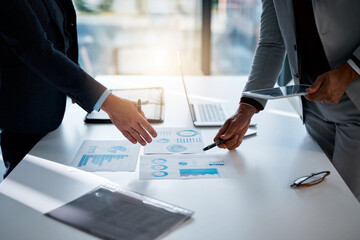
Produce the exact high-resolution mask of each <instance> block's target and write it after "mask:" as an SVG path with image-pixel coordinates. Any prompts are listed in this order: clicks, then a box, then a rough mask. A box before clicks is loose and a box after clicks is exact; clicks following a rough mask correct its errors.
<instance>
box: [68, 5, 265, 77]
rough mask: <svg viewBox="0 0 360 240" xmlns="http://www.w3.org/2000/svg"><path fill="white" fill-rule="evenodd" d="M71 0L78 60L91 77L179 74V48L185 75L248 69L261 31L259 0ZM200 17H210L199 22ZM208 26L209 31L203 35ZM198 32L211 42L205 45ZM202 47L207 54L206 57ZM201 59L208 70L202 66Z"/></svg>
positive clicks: (242, 71) (244, 71) (226, 72)
mask: <svg viewBox="0 0 360 240" xmlns="http://www.w3.org/2000/svg"><path fill="white" fill-rule="evenodd" d="M74 1H75V6H76V9H77V13H78V35H79V50H80V52H79V53H80V64H81V66H82V67H83V68H84V69H85V70H86V71H88V72H89V73H90V74H91V75H93V76H96V75H99V74H153V75H171V74H172V75H174V74H179V70H178V66H177V61H176V51H177V50H179V52H180V55H181V59H182V64H183V69H184V72H185V74H191V75H197V74H203V73H205V74H222V75H224V74H232V75H234V74H248V73H249V71H250V66H251V63H252V58H253V53H254V50H255V47H256V42H257V40H258V36H259V22H260V13H261V3H260V0H74ZM206 5H208V6H209V8H208V9H209V13H208V14H207V13H205V12H204V7H206ZM204 14H206V15H204ZM203 16H204V17H205V18H207V20H208V21H202V17H203ZM206 24H208V25H209V26H206ZM206 27H208V28H209V29H210V30H209V32H210V34H209V36H204V35H203V36H202V34H203V32H202V29H204V28H206ZM202 37H203V38H208V40H209V41H211V43H210V44H208V45H205V44H203V42H202ZM203 52H208V53H209V54H208V55H205V57H204V55H202V53H203ZM210 53H211V54H210ZM204 64H205V65H206V64H207V65H208V71H203V70H204V69H203V68H202V67H201V66H202V65H204Z"/></svg>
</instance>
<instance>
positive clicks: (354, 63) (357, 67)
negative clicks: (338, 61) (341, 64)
mask: <svg viewBox="0 0 360 240" xmlns="http://www.w3.org/2000/svg"><path fill="white" fill-rule="evenodd" d="M355 59H356V60H355ZM355 59H354V58H353V57H351V58H350V59H349V60H347V63H348V64H349V65H350V67H351V68H352V69H354V71H355V72H356V73H357V74H359V75H360V63H359V62H360V61H359V60H358V59H357V58H355ZM354 60H355V61H354ZM357 63H359V65H358V64H357Z"/></svg>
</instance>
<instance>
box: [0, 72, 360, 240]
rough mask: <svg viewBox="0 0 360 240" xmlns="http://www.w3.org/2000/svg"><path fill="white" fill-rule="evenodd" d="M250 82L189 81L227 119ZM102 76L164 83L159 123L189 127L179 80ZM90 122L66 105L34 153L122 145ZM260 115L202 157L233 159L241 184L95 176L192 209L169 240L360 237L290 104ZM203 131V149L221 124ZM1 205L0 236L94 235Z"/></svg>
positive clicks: (350, 202) (342, 194)
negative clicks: (249, 130) (309, 179)
mask: <svg viewBox="0 0 360 240" xmlns="http://www.w3.org/2000/svg"><path fill="white" fill-rule="evenodd" d="M246 79H247V77H246V76H197V77H191V76H189V77H186V84H187V88H188V92H189V95H190V98H191V101H192V102H209V101H211V102H220V103H222V104H223V105H224V106H225V109H226V111H227V113H228V114H229V115H230V114H232V113H233V112H235V110H236V108H237V106H238V102H239V97H240V95H241V92H242V89H243V87H244V84H245V81H246ZM98 80H99V81H101V82H102V83H103V84H104V85H105V86H107V87H109V88H131V87H152V86H162V87H164V89H165V96H164V97H165V121H164V122H163V123H161V124H154V125H153V126H154V127H155V128H156V127H189V126H191V127H192V121H191V117H190V113H189V109H188V106H187V102H186V99H185V95H184V90H183V87H182V84H181V79H180V77H177V76H159V77H158V76H151V77H148V76H146V77H144V76H99V77H98ZM84 116H85V112H84V111H83V110H82V109H81V108H80V107H78V106H77V105H71V106H69V108H68V110H67V112H66V114H65V118H64V121H63V123H62V125H61V126H60V127H59V128H58V129H57V130H56V131H54V132H51V133H49V134H48V135H47V136H46V137H45V138H44V139H43V140H41V141H40V142H39V143H38V144H37V145H36V146H35V148H34V149H33V150H32V151H31V153H30V154H31V155H34V156H37V157H41V158H45V159H49V160H51V161H53V162H57V163H61V164H65V165H66V164H70V162H71V161H72V160H73V158H74V156H75V155H76V153H77V151H78V149H79V147H80V145H81V144H82V142H83V140H85V139H90V140H119V139H124V137H123V136H122V135H121V133H120V132H118V131H117V130H116V128H115V126H114V125H112V124H85V123H84V122H83V118H84ZM256 118H257V119H256V120H257V131H258V133H257V135H256V136H254V137H249V138H246V139H244V141H243V143H242V145H241V146H240V147H239V148H238V149H237V150H234V151H227V150H224V149H218V148H215V149H212V150H211V151H208V152H207V153H205V154H210V153H223V154H229V156H230V157H231V159H232V161H233V164H234V166H235V169H236V171H237V173H238V177H237V178H231V179H230V178H229V179H225V178H223V179H187V180H181V179H179V180H139V167H138V166H137V168H136V171H135V172H96V173H94V174H95V175H97V176H100V177H104V178H106V179H108V180H110V181H112V182H114V183H116V184H118V185H120V186H122V187H124V188H127V189H130V190H133V191H136V192H140V193H143V194H146V195H149V196H151V197H154V198H157V199H160V200H163V201H166V202H170V203H173V204H176V205H179V206H182V207H185V208H188V209H191V210H193V211H195V214H194V215H193V217H192V218H191V219H190V220H189V221H187V222H186V223H185V224H183V225H182V226H180V227H179V228H177V229H175V230H174V231H172V232H171V233H170V234H168V235H167V236H165V237H164V239H174V240H177V239H179V240H180V239H181V240H183V239H301V240H303V239H327V240H328V239H334V240H335V239H336V240H338V239H354V240H355V239H360V228H359V224H360V205H359V203H358V201H357V200H356V199H355V197H354V196H353V195H352V193H351V192H350V190H349V189H348V188H347V186H346V184H345V183H344V181H343V180H342V178H341V177H340V176H339V174H338V173H337V171H336V170H335V169H334V167H333V166H332V164H331V163H330V161H329V160H328V159H327V157H326V156H325V154H324V153H323V152H322V151H321V149H320V148H319V146H318V145H317V143H315V142H314V141H313V140H312V139H311V138H310V136H309V135H308V133H307V132H306V130H305V127H304V125H303V124H302V121H301V120H300V118H299V116H298V115H297V114H296V113H295V111H294V110H293V108H292V106H291V105H290V104H289V102H288V100H287V99H281V100H274V101H269V102H268V104H267V107H266V109H265V110H264V111H262V112H261V113H260V114H258V116H256ZM199 129H200V130H201V132H202V135H203V138H204V142H205V144H207V143H209V144H210V143H211V142H212V139H213V137H214V136H215V134H216V133H217V131H218V129H219V128H210V127H207V128H199ZM25 164H26V163H21V164H20V165H19V166H20V168H21V167H22V168H23V169H24V168H25ZM321 170H330V171H331V175H330V176H329V177H328V178H327V179H326V180H325V181H324V182H322V183H320V184H318V185H315V186H312V187H307V188H301V189H296V190H295V189H292V188H290V184H291V183H292V181H293V180H294V179H296V178H297V177H300V176H303V175H307V174H309V173H311V172H316V171H321ZM15 172H16V169H15ZM28 177H31V171H29V176H28ZM49 178H51V177H49ZM49 181H50V182H51V179H49ZM6 182H7V180H5V181H3V183H2V184H1V185H3V186H5V185H6ZM9 182H10V181H9ZM12 184H14V183H12ZM68 184H71V182H69V183H68ZM1 185H0V186H1ZM63 187H64V186H62V188H63ZM88 187H89V186H88ZM59 188H60V187H59ZM82 190H83V192H84V191H85V190H86V191H87V190H88V189H82ZM67 191H68V192H66V194H65V195H66V198H68V200H69V201H70V200H72V199H74V198H76V197H79V196H80V195H81V194H80V192H81V191H75V190H74V189H72V188H70V187H69V188H67ZM0 192H1V191H0ZM0 199H1V200H0V201H1V203H2V204H1V205H0V211H1V212H2V216H7V218H9V221H6V223H4V224H3V222H4V217H3V220H2V221H1V222H2V224H0V232H1V235H2V236H5V237H6V239H20V238H24V236H26V237H25V238H30V239H48V238H49V236H52V238H53V239H93V238H94V237H93V236H90V235H87V234H85V233H82V232H80V231H78V230H76V229H74V228H71V227H68V226H66V225H64V224H61V223H58V222H56V221H54V220H52V219H49V218H47V217H45V216H43V215H42V214H41V213H40V212H38V211H36V210H34V209H31V208H29V207H27V206H26V205H25V204H21V203H19V202H17V201H14V200H12V199H11V198H10V197H9V196H7V195H6V194H5V193H4V192H3V193H1V194H0ZM14 213H15V214H14ZM49 234H50V235H49Z"/></svg>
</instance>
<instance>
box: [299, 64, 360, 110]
mask: <svg viewBox="0 0 360 240" xmlns="http://www.w3.org/2000/svg"><path fill="white" fill-rule="evenodd" d="M358 77H359V75H358V74H357V73H356V72H355V71H354V69H352V68H351V67H350V65H349V64H348V63H344V64H343V65H341V66H340V67H338V68H337V69H334V70H332V71H329V72H326V73H324V74H322V75H320V76H319V77H318V78H317V79H316V81H315V82H314V84H313V85H312V86H311V87H309V88H308V89H307V90H306V92H308V93H309V94H308V95H305V97H306V98H307V99H308V100H310V101H319V102H321V103H329V104H337V103H339V101H340V99H341V97H342V96H343V95H344V93H345V91H346V88H347V87H348V85H349V84H350V83H351V82H352V81H353V80H355V79H356V78H358Z"/></svg>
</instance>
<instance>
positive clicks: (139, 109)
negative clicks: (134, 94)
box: [137, 98, 141, 114]
mask: <svg viewBox="0 0 360 240" xmlns="http://www.w3.org/2000/svg"><path fill="white" fill-rule="evenodd" d="M137 110H138V111H139V113H140V114H141V99H140V98H139V99H138V103H137Z"/></svg>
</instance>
